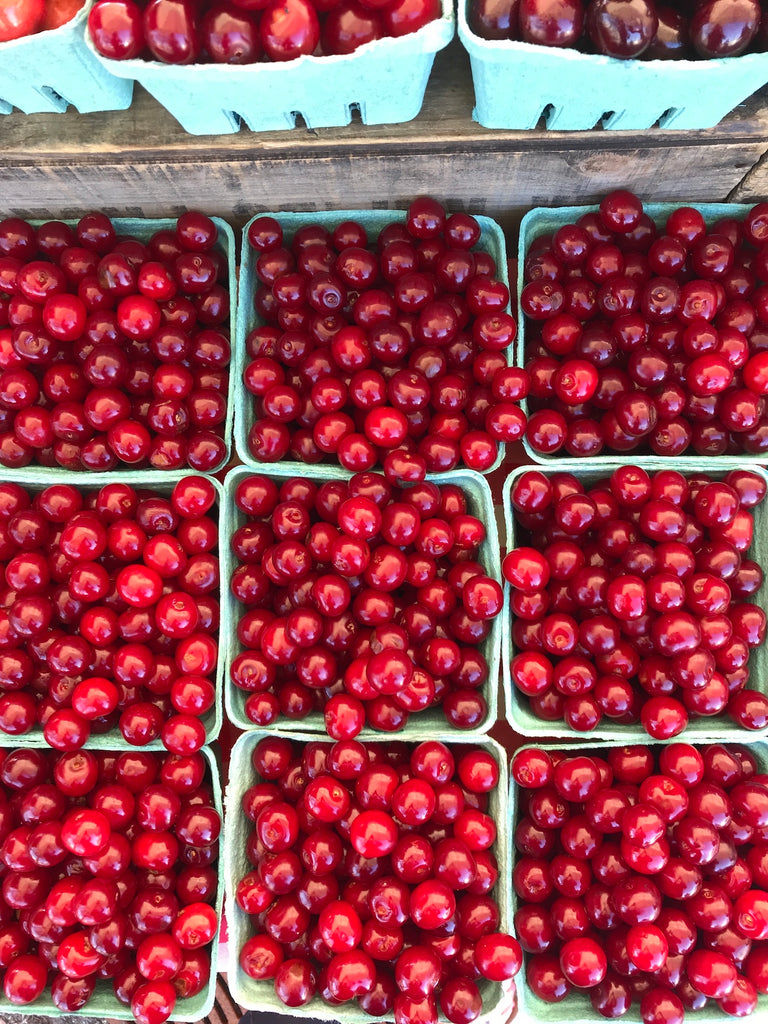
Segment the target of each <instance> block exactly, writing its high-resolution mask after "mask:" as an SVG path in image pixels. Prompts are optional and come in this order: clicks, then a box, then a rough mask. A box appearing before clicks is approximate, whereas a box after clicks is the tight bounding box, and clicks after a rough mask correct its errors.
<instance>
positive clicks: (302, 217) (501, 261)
mask: <svg viewBox="0 0 768 1024" xmlns="http://www.w3.org/2000/svg"><path fill="white" fill-rule="evenodd" d="M259 217H274V218H275V219H276V220H278V221H279V222H280V224H281V225H282V227H283V231H284V234H285V242H286V244H287V243H290V241H291V239H292V238H293V236H294V235H295V234H296V232H297V231H298V230H299V228H302V227H305V226H306V225H308V224H319V225H321V226H322V227H324V228H327V229H328V230H329V231H333V229H334V228H335V227H336V226H337V225H338V224H342V223H343V222H344V221H345V220H355V221H357V222H358V223H359V224H362V226H363V227H364V228H365V230H366V232H367V234H368V244H369V245H371V244H372V243H373V242H375V240H376V239H377V238H378V236H379V235H380V234H381V232H382V231H383V230H384V228H385V227H386V226H387V225H388V224H392V223H398V224H404V223H405V218H406V211H405V210H325V211H323V212H322V213H284V212H280V213H259V214H256V216H255V217H252V218H251V220H249V221H248V223H247V224H246V225H245V227H244V229H243V251H242V256H241V260H240V292H239V294H240V300H239V302H238V307H237V328H236V331H235V351H234V356H233V360H232V374H233V376H234V377H236V378H237V380H238V382H240V383H241V382H242V380H243V373H244V372H245V368H246V366H247V364H248V357H247V354H246V350H245V343H246V339H247V337H248V334H249V333H250V332H251V331H252V330H253V329H254V327H258V326H260V325H261V324H262V323H263V321H262V320H260V319H259V317H258V316H257V315H256V313H255V311H254V308H253V296H254V294H255V292H256V288H257V287H258V284H259V281H258V278H257V276H256V259H257V258H258V255H259V254H258V253H256V252H254V250H253V249H252V247H251V245H250V244H249V242H248V228H249V226H250V225H251V224H252V223H253V221H255V220H257V219H258V218H259ZM475 220H476V221H477V223H478V224H479V225H480V240H479V242H478V244H477V247H476V248H477V249H478V250H480V251H482V252H486V253H488V254H489V255H490V256H492V257H493V260H494V262H495V263H496V279H497V280H498V281H502V282H503V283H504V284H505V285H506V286H507V288H509V274H508V271H507V247H506V242H505V240H504V232H503V231H502V230H501V228H500V227H499V225H498V224H497V223H496V221H494V220H491V218H490V217H475ZM509 311H510V308H509V307H507V312H509ZM504 355H505V357H506V358H507V361H509V360H510V359H511V358H512V346H510V347H509V348H508V349H505V351H504ZM255 418H256V417H255V414H254V396H253V395H252V394H251V393H250V392H249V391H246V389H245V388H244V387H241V388H240V389H239V391H238V393H237V398H236V400H235V447H236V448H237V454H238V455H239V456H240V458H241V459H242V461H243V462H244V463H246V465H249V466H256V467H262V468H263V467H265V466H267V467H269V466H272V465H275V464H274V463H267V462H259V461H258V460H257V459H255V458H254V456H253V454H252V452H251V450H250V448H249V447H248V434H249V432H250V429H251V427H252V426H253V424H254V421H255ZM498 447H499V453H498V455H497V457H496V459H495V460H494V462H493V465H492V466H489V467H488V469H486V470H484V471H483V473H484V475H485V474H487V473H492V472H493V471H494V470H495V469H498V467H499V466H500V465H501V463H502V460H503V458H504V448H505V446H504V444H502V443H499V445H498ZM281 465H287V466H291V467H293V471H294V472H295V473H296V475H297V476H301V475H302V473H303V472H304V471H305V470H306V468H307V463H305V462H293V461H291V460H288V459H284V460H282V461H281ZM325 465H328V463H325ZM346 475H347V476H349V475H350V474H348V473H347V474H346Z"/></svg>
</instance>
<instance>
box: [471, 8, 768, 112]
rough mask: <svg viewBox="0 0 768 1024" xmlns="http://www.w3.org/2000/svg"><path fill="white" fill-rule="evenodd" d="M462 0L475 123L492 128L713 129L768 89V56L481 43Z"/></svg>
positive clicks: (515, 43)
mask: <svg viewBox="0 0 768 1024" xmlns="http://www.w3.org/2000/svg"><path fill="white" fill-rule="evenodd" d="M472 2H473V0H459V18H458V32H459V38H460V39H461V41H462V43H463V45H464V47H465V49H466V50H467V51H468V52H469V57H470V63H471V65H472V80H473V82H474V86H475V109H474V112H473V116H474V118H475V120H476V121H479V122H480V124H482V125H485V127H486V128H509V129H527V128H535V127H536V126H537V125H538V122H539V120H540V118H541V117H542V115H545V116H546V126H547V128H548V129H550V130H557V131H588V130H589V129H591V128H595V127H600V126H602V127H603V128H609V129H617V130H623V131H637V130H640V129H643V128H651V127H652V126H653V125H655V124H656V123H657V122H658V125H659V127H660V128H675V129H695V128H711V127H712V126H713V125H716V124H717V123H718V122H719V121H721V120H722V119H723V118H724V117H725V115H726V114H727V113H728V112H729V111H731V110H733V108H734V107H736V106H738V104H739V103H741V102H742V101H743V100H745V99H746V98H747V97H748V96H751V95H752V93H753V92H755V91H756V90H757V89H760V88H761V87H762V86H763V85H765V84H766V82H768V54H766V53H752V54H746V55H745V56H743V57H723V58H720V59H717V60H618V59H616V58H614V57H605V56H602V55H599V54H598V55H595V54H588V53H579V52H578V51H577V50H574V49H560V48H558V47H553V46H537V45H535V44H533V43H521V42H516V41H512V40H507V39H502V40H488V39H481V38H480V37H479V36H477V35H475V33H474V32H473V31H472V30H471V28H470V27H469V24H468V22H467V6H468V4H471V3H472Z"/></svg>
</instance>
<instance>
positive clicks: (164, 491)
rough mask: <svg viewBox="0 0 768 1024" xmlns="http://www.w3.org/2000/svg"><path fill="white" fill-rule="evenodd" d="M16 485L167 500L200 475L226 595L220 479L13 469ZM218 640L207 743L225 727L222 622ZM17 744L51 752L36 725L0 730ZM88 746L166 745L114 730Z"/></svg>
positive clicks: (3, 740) (0, 739)
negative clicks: (211, 510)
mask: <svg viewBox="0 0 768 1024" xmlns="http://www.w3.org/2000/svg"><path fill="white" fill-rule="evenodd" d="M10 475H11V476H12V479H13V482H14V483H16V484H19V486H20V487H23V488H25V489H26V490H27V491H28V492H30V493H32V494H38V493H39V492H40V491H43V490H45V488H46V487H50V486H52V485H53V484H69V485H71V486H72V487H75V488H77V490H79V491H81V492H82V493H92V492H93V491H99V490H101V488H102V487H105V486H106V485H107V484H114V483H123V484H129V485H130V486H131V487H135V488H136V490H143V491H152V492H153V493H155V494H160V495H163V496H164V497H168V496H169V495H170V494H171V492H172V491H173V488H174V487H175V485H176V484H177V483H178V481H179V480H183V479H185V477H188V476H199V477H201V478H202V479H204V480H208V481H209V482H210V483H211V484H212V485H213V487H214V488H215V490H216V509H217V512H218V516H217V519H218V532H219V564H220V571H221V576H220V578H221V587H220V589H221V596H220V597H219V600H220V601H221V598H222V597H223V593H224V575H223V563H222V562H221V545H222V538H221V526H222V519H223V517H224V510H225V507H226V503H225V501H224V488H223V487H222V485H221V484H220V483H219V481H218V480H216V479H214V478H213V477H210V476H205V475H204V474H202V473H194V472H192V471H191V470H190V471H189V472H183V471H178V470H177V471H175V472H173V473H163V472H159V471H157V470H154V471H148V470H133V471H132V472H127V471H126V472H115V473H66V472H64V471H62V470H52V469H39V468H38V469H36V470H31V469H18V470H14V471H13V473H12V474H10ZM214 636H215V639H216V641H217V643H218V648H219V650H218V662H217V665H216V677H215V680H214V687H215V690H216V699H215V702H214V705H213V707H212V708H211V709H210V710H209V711H208V712H207V713H206V714H205V715H203V716H202V717H201V721H202V723H203V725H204V726H205V742H206V743H212V742H213V741H214V740H215V739H216V738H217V737H218V735H219V732H220V731H221V724H222V716H223V711H222V687H223V680H224V653H223V649H222V648H223V641H224V636H225V633H224V631H223V629H222V627H221V622H220V623H219V630H218V631H217V632H216V633H215V634H214ZM9 743H10V744H14V745H16V746H24V747H44V748H46V749H48V744H47V743H46V741H45V737H44V736H43V730H42V728H41V727H40V726H39V725H36V726H35V727H34V728H33V729H32V730H30V732H25V733H22V734H21V735H19V736H13V735H9V734H7V733H3V732H2V731H0V744H4V745H5V746H7V745H8V744H9ZM85 747H86V748H87V749H88V750H97V749H103V750H164V749H165V748H164V746H163V743H162V740H161V739H156V740H152V742H151V743H147V744H145V745H144V746H143V747H136V746H133V745H132V744H130V743H127V742H126V741H125V740H124V739H123V736H122V733H121V732H120V730H119V729H118V728H117V727H115V728H114V729H112V730H111V731H110V732H106V733H99V734H95V733H94V734H93V735H91V736H90V737H89V738H88V740H86V743H85Z"/></svg>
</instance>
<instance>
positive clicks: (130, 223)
mask: <svg viewBox="0 0 768 1024" xmlns="http://www.w3.org/2000/svg"><path fill="white" fill-rule="evenodd" d="M32 38H35V37H32ZM110 219H111V221H112V224H113V225H114V227H115V231H116V232H117V234H118V237H132V238H137V239H138V240H139V241H140V242H148V241H149V239H150V238H151V237H152V236H153V235H154V234H155V232H157V231H175V229H176V218H173V217H155V218H144V217H112V218H110ZM48 220H50V218H47V219H46V220H40V219H36V220H29V221H28V223H29V224H31V225H32V227H33V228H39V227H40V226H41V225H43V224H45V223H47V222H48ZM78 220H79V218H77V217H74V218H62V222H63V223H64V224H68V225H69V226H70V227H72V228H75V227H77V223H78ZM211 220H212V221H213V223H214V224H215V225H216V227H217V229H218V233H219V237H218V241H217V242H216V245H215V247H214V248H216V249H218V250H219V252H221V253H223V255H224V256H226V259H227V291H228V292H229V300H230V301H229V320H228V322H227V323H226V324H223V325H222V327H226V329H228V332H229V337H230V339H231V340H230V346H231V350H232V351H231V358H230V365H229V384H228V387H227V394H226V399H227V415H226V419H225V420H224V423H223V434H222V437H223V439H224V443H225V445H226V453H225V455H224V458H222V460H221V461H220V462H219V463H218V465H216V466H214V467H213V468H212V469H211V470H210V472H211V473H215V472H217V471H218V470H220V469H221V468H222V467H224V466H226V465H227V463H228V462H229V459H230V455H231V448H232V441H231V438H232V430H233V421H234V413H235V410H234V403H235V380H236V377H235V374H234V367H233V363H234V339H235V311H236V305H237V273H236V269H235V268H236V250H235V233H234V231H233V230H232V228H231V227H230V226H229V224H227V222H226V221H224V220H222V219H221V218H220V217H211ZM2 472H3V467H2V466H0V473H2ZM13 472H14V473H15V472H16V470H13ZM23 472H24V473H39V474H41V476H42V477H43V478H46V476H47V474H50V473H51V472H55V473H59V474H62V473H64V474H67V478H69V475H70V474H72V473H74V472H76V471H75V470H69V469H65V468H64V467H63V466H54V467H48V466H35V465H34V463H30V464H29V465H28V466H24V467H23ZM83 472H85V470H83ZM110 472H112V473H121V472H134V470H133V469H132V468H131V467H130V466H129V464H128V463H122V464H120V465H118V467H117V468H116V469H114V470H111V471H110ZM135 472H139V470H135ZM140 472H141V473H145V472H157V473H164V472H166V471H165V470H154V469H152V467H150V468H149V469H147V470H144V469H142V470H141V471H140ZM189 472H190V473H194V470H193V469H192V468H191V467H190V468H189ZM102 475H106V474H102ZM93 477H94V474H93V473H92V472H90V473H89V479H92V478H93Z"/></svg>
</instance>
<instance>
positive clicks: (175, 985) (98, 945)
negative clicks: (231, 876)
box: [0, 749, 221, 1024]
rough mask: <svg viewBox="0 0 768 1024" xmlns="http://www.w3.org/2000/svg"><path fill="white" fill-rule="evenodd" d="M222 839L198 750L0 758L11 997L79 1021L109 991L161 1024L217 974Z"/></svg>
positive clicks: (6, 968) (13, 753)
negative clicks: (99, 993) (42, 1000)
mask: <svg viewBox="0 0 768 1024" xmlns="http://www.w3.org/2000/svg"><path fill="white" fill-rule="evenodd" d="M220 830H221V821H220V817H219V814H218V812H217V811H216V809H215V807H214V798H213V794H212V792H211V786H210V780H208V779H207V778H206V763H205V759H204V757H203V755H202V754H193V755H190V756H187V757H182V756H179V755H176V754H168V755H164V754H161V753H151V752H149V751H141V752H133V751H129V752H125V753H121V754H118V753H117V752H112V751H109V752H107V751H86V750H81V751H77V752H76V753H66V754H54V753H53V752H51V751H45V750H34V749H32V750H30V749H20V750H3V751H0V862H2V870H3V884H2V897H1V898H0V970H1V971H2V978H3V992H4V994H5V998H6V999H8V1000H9V1001H10V1002H11V1003H12V1004H14V1006H26V1005H27V1004H29V1003H34V1001H35V1000H36V999H38V998H39V997H41V996H42V995H43V994H44V993H45V992H46V990H47V989H49V990H50V998H51V999H52V1000H53V1003H54V1005H55V1006H56V1008H57V1009H58V1010H59V1011H60V1013H64V1014H69V1013H75V1012H76V1011H78V1010H81V1009H82V1008H83V1007H85V1006H86V1005H87V1003H88V1001H89V1000H90V998H91V996H92V995H93V993H94V991H95V990H96V988H97V986H99V988H100V989H103V987H104V983H105V982H106V983H107V984H109V985H110V987H111V988H112V989H113V990H114V994H115V996H116V997H117V999H118V1000H119V1001H120V1003H122V1004H123V1005H124V1006H130V1008H131V1011H132V1013H133V1016H134V1019H135V1020H136V1021H137V1022H138V1024H162V1022H163V1021H165V1020H167V1019H168V1017H169V1016H170V1015H171V1013H173V1010H174V1007H175V1006H176V1003H177V999H182V1000H183V999H186V998H189V997H191V996H194V995H197V994H198V993H199V992H201V991H202V990H203V989H204V988H205V986H206V985H207V984H208V981H209V978H210V973H211V958H210V953H209V950H208V949H207V948H206V947H208V946H209V945H210V944H211V942H212V941H213V939H214V937H215V936H216V933H217V930H218V914H217V912H216V910H215V908H214V906H213V904H215V902H216V892H217V886H218V875H217V859H218V836H219V832H220ZM179 1010H180V1011H183V1004H181V1005H179ZM187 1012H189V1011H187Z"/></svg>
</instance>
